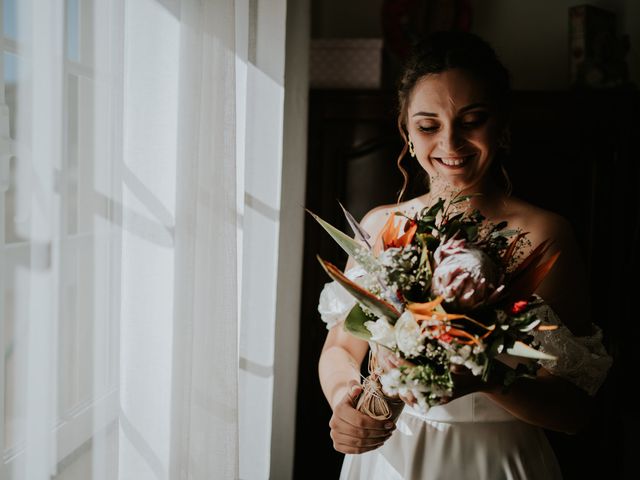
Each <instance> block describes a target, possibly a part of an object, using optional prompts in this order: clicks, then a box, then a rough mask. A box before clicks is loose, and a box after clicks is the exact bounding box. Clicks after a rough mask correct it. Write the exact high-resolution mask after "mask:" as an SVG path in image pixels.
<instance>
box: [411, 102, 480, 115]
mask: <svg viewBox="0 0 640 480" xmlns="http://www.w3.org/2000/svg"><path fill="white" fill-rule="evenodd" d="M488 107H489V105H487V104H486V103H482V102H479V103H471V104H469V105H467V106H465V107H462V108H461V109H460V111H459V112H458V113H464V112H467V111H469V110H473V109H476V108H488ZM437 116H438V114H437V113H432V112H416V113H414V114H413V115H412V117H437Z"/></svg>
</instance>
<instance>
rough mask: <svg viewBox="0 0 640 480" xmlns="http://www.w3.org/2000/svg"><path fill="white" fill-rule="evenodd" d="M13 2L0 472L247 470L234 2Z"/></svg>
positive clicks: (7, 36)
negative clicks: (241, 404) (242, 447)
mask: <svg viewBox="0 0 640 480" xmlns="http://www.w3.org/2000/svg"><path fill="white" fill-rule="evenodd" d="M0 5H1V6H2V9H3V12H2V13H3V15H4V16H5V19H6V18H9V17H11V18H10V20H9V21H10V22H11V21H13V22H14V23H15V25H16V26H17V27H16V28H15V31H13V30H11V31H9V30H10V29H7V28H5V29H4V30H3V35H2V45H3V52H2V53H3V57H2V59H3V60H2V66H3V68H2V69H0V72H2V73H3V79H2V86H3V87H4V88H2V89H1V90H2V93H3V95H2V96H0V104H1V105H0V107H1V108H0V110H1V109H2V108H5V109H6V110H7V111H8V112H9V114H8V116H7V122H9V123H10V124H11V129H10V130H11V137H12V139H13V140H12V142H11V146H10V148H11V157H12V158H11V160H8V159H7V160H6V162H8V167H5V166H3V170H2V171H1V172H0V173H3V175H4V177H7V178H6V181H5V179H4V177H3V182H4V183H3V185H4V184H5V183H6V187H4V188H3V189H2V190H1V191H0V197H1V199H0V211H1V212H2V219H1V220H2V221H1V222H0V224H1V227H0V229H1V232H2V238H1V240H2V249H1V254H0V262H1V265H2V267H3V275H2V281H1V283H0V286H1V287H2V295H1V296H0V298H1V299H2V302H3V303H2V310H1V313H2V325H0V339H1V340H2V342H1V343H0V344H2V346H3V349H4V352H5V354H4V356H3V357H2V360H1V363H0V372H1V373H0V388H1V391H0V393H2V395H0V398H2V400H0V409H1V410H2V414H0V447H1V449H2V452H3V457H2V465H1V466H0V468H1V469H0V477H1V478H2V479H3V480H4V479H7V480H18V479H29V480H39V479H49V478H56V479H60V480H63V479H64V480H73V479H78V480H87V479H105V480H106V479H109V480H111V479H125V478H126V479H129V478H135V479H136V480H138V479H140V480H142V479H147V478H148V479H205V478H206V479H209V478H221V479H222V478H224V479H226V478H230V479H231V478H238V477H239V463H238V462H239V459H238V458H239V452H238V436H239V435H238V424H239V422H238V329H239V320H238V318H239V317H238V296H239V291H238V290H239V288H238V265H237V264H238V246H237V244H238V242H237V238H238V229H239V228H240V223H239V222H240V221H241V216H240V215H239V214H238V205H237V198H238V196H240V198H243V197H244V195H242V189H243V186H242V184H240V185H238V178H237V177H238V175H237V162H236V129H237V122H236V76H235V68H236V51H235V24H236V22H235V15H236V14H235V9H234V1H233V0H216V1H215V2H208V1H199V0H182V1H174V0H132V1H125V0H99V1H98V0H94V1H84V0H66V1H65V0H20V1H17V0H13V1H12V0H2V2H0ZM7 16H9V17H7ZM11 19H13V20H11ZM4 24H5V25H7V21H5V22H4ZM9 24H10V23H9ZM4 94H7V95H6V99H5V95H4ZM0 113H1V112H0ZM0 126H1V125H0ZM0 133H1V132H0ZM0 153H4V152H0ZM1 158H5V157H1ZM1 158H0V159H1ZM3 165H4V164H3Z"/></svg>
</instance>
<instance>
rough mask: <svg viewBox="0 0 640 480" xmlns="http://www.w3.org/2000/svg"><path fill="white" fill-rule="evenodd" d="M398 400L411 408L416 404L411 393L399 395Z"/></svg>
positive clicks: (416, 401) (416, 400) (415, 399)
mask: <svg viewBox="0 0 640 480" xmlns="http://www.w3.org/2000/svg"><path fill="white" fill-rule="evenodd" d="M400 399H402V401H403V402H404V403H406V404H407V405H410V406H412V407H413V406H414V405H415V404H416V403H418V399H417V398H416V397H415V396H414V395H413V393H411V392H407V393H406V394H405V395H400Z"/></svg>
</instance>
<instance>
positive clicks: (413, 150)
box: [409, 140, 416, 158]
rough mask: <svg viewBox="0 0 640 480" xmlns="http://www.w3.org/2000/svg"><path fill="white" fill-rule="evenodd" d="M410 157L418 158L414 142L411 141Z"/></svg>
mask: <svg viewBox="0 0 640 480" xmlns="http://www.w3.org/2000/svg"><path fill="white" fill-rule="evenodd" d="M409 155H411V156H412V157H413V158H415V157H416V151H415V149H414V148H413V142H412V141H411V140H409Z"/></svg>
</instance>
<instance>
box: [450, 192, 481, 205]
mask: <svg viewBox="0 0 640 480" xmlns="http://www.w3.org/2000/svg"><path fill="white" fill-rule="evenodd" d="M475 196H476V195H475V194H471V195H460V196H457V197H455V198H454V199H453V200H451V205H455V204H456V203H460V202H464V201H467V200H469V199H470V198H472V197H475Z"/></svg>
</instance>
